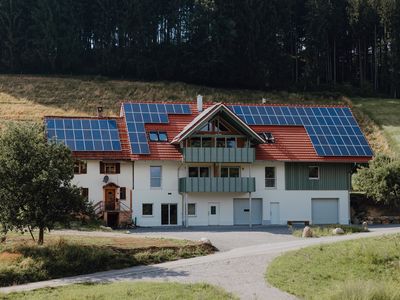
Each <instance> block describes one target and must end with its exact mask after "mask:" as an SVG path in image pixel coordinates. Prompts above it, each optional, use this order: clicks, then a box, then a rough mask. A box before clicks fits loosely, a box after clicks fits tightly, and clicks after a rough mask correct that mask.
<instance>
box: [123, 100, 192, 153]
mask: <svg viewBox="0 0 400 300" xmlns="http://www.w3.org/2000/svg"><path fill="white" fill-rule="evenodd" d="M123 112H124V114H125V120H126V127H127V129H128V135H129V140H130V144H131V150H132V153H134V154H149V153H150V148H149V144H148V142H147V135H146V129H145V126H144V125H145V124H146V123H155V124H168V122H169V120H168V114H179V115H182V114H191V111H190V106H189V104H161V103H124V104H123Z"/></svg>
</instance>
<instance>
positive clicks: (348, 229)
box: [292, 224, 365, 237]
mask: <svg viewBox="0 0 400 300" xmlns="http://www.w3.org/2000/svg"><path fill="white" fill-rule="evenodd" d="M310 227H311V229H312V231H313V236H314V237H321V236H331V235H334V234H333V233H332V230H333V229H335V228H338V227H339V228H342V229H343V231H344V234H352V233H358V232H365V231H364V230H363V229H362V227H360V226H350V225H337V224H335V225H326V226H313V225H311V226H310ZM302 233H303V229H295V230H293V232H292V234H293V235H294V236H297V237H301V235H302Z"/></svg>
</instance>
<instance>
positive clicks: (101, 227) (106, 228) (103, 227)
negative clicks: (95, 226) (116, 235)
mask: <svg viewBox="0 0 400 300" xmlns="http://www.w3.org/2000/svg"><path fill="white" fill-rule="evenodd" d="M100 229H101V230H104V231H112V228H111V227H107V226H103V225H100Z"/></svg>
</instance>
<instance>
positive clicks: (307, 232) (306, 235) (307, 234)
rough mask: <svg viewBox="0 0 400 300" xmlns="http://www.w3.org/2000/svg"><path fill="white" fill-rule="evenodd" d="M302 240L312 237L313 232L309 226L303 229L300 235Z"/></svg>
mask: <svg viewBox="0 0 400 300" xmlns="http://www.w3.org/2000/svg"><path fill="white" fill-rule="evenodd" d="M301 236H302V237H303V238H309V237H313V232H312V229H311V227H310V226H306V227H304V229H303V234H302V235H301Z"/></svg>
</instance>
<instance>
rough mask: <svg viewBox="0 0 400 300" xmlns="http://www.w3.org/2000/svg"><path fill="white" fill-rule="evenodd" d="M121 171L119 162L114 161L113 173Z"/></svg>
mask: <svg viewBox="0 0 400 300" xmlns="http://www.w3.org/2000/svg"><path fill="white" fill-rule="evenodd" d="M120 172H121V166H120V163H116V164H115V173H116V174H119V173H120Z"/></svg>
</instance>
